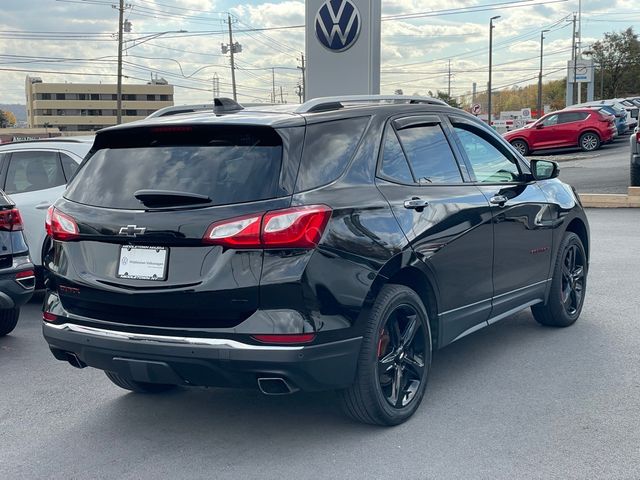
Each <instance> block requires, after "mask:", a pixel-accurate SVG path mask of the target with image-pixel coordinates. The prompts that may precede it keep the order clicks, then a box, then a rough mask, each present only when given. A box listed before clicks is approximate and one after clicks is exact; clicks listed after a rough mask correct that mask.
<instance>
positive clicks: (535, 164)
mask: <svg viewBox="0 0 640 480" xmlns="http://www.w3.org/2000/svg"><path fill="white" fill-rule="evenodd" d="M530 164H531V174H532V175H533V178H535V179H536V180H549V179H551V178H556V177H557V176H558V175H560V167H559V166H558V164H557V163H556V162H551V161H549V160H531V163H530Z"/></svg>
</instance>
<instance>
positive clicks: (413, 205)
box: [404, 197, 429, 211]
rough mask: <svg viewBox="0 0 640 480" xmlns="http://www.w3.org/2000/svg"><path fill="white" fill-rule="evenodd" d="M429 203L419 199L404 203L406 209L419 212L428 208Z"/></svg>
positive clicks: (415, 198)
mask: <svg viewBox="0 0 640 480" xmlns="http://www.w3.org/2000/svg"><path fill="white" fill-rule="evenodd" d="M428 206H429V202H428V201H426V200H422V199H421V198H418V197H413V198H412V199H411V200H405V201H404V208H408V209H410V210H418V211H421V209H423V208H424V207H428Z"/></svg>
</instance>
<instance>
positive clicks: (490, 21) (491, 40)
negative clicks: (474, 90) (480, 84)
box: [487, 15, 500, 126]
mask: <svg viewBox="0 0 640 480" xmlns="http://www.w3.org/2000/svg"><path fill="white" fill-rule="evenodd" d="M498 18H500V15H496V16H495V17H491V19H490V20H489V83H488V85H487V114H488V115H489V117H488V120H489V126H491V63H492V61H493V29H494V28H495V27H494V26H493V21H494V20H496V19H498Z"/></svg>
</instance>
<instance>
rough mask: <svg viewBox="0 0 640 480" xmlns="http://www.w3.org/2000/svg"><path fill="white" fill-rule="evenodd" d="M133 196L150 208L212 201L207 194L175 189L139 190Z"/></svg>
mask: <svg viewBox="0 0 640 480" xmlns="http://www.w3.org/2000/svg"><path fill="white" fill-rule="evenodd" d="M133 196H134V197H136V198H137V199H138V200H140V201H141V202H142V203H143V204H144V206H145V207H150V208H162V207H176V206H180V205H201V204H205V203H211V202H212V200H211V199H210V198H209V197H207V196H206V195H200V194H199V193H191V192H176V191H173V190H138V191H136V192H135V193H134V194H133Z"/></svg>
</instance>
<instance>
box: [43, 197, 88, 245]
mask: <svg viewBox="0 0 640 480" xmlns="http://www.w3.org/2000/svg"><path fill="white" fill-rule="evenodd" d="M44 223H45V225H44V226H45V229H46V230H47V235H49V236H50V237H51V238H53V239H54V240H59V241H61V242H65V241H68V240H74V239H76V238H78V236H79V232H78V224H77V223H76V221H75V220H74V219H73V217H71V216H69V215H67V214H66V213H62V212H61V211H60V210H58V209H57V208H55V207H54V206H53V205H51V206H50V207H49V209H48V210H47V217H46V219H45V222H44Z"/></svg>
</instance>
